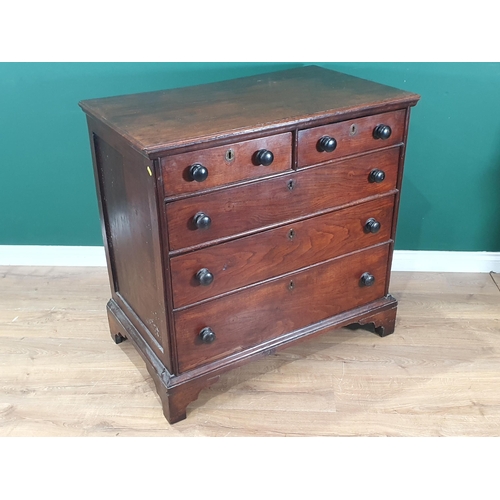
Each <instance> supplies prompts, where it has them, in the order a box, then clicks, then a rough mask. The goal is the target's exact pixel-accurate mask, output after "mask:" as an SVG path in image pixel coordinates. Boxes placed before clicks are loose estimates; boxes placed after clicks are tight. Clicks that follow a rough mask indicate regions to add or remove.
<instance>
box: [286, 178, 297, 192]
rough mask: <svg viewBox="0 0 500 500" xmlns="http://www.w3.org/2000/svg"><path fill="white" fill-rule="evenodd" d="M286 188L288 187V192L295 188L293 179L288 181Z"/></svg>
mask: <svg viewBox="0 0 500 500" xmlns="http://www.w3.org/2000/svg"><path fill="white" fill-rule="evenodd" d="M287 186H288V191H293V188H294V187H295V181H294V180H293V179H290V180H289V181H288V184H287Z"/></svg>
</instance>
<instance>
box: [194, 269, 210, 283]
mask: <svg viewBox="0 0 500 500" xmlns="http://www.w3.org/2000/svg"><path fill="white" fill-rule="evenodd" d="M196 279H197V280H198V283H199V284H200V285H202V286H208V285H210V284H211V283H212V282H213V280H214V275H213V274H212V273H211V272H210V271H209V270H208V269H207V268H206V267H204V268H203V269H200V270H199V271H198V272H197V273H196Z"/></svg>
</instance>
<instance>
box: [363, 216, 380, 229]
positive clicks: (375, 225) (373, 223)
mask: <svg viewBox="0 0 500 500" xmlns="http://www.w3.org/2000/svg"><path fill="white" fill-rule="evenodd" d="M365 231H366V232H367V233H378V232H379V231H380V222H379V221H378V220H377V219H373V218H371V219H368V220H367V221H366V223H365Z"/></svg>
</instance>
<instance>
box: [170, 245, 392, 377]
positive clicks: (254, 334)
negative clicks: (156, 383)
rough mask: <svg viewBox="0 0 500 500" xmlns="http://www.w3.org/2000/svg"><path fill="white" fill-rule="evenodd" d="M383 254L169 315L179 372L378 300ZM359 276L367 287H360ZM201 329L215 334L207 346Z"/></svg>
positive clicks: (374, 250) (340, 261) (335, 263)
mask: <svg viewBox="0 0 500 500" xmlns="http://www.w3.org/2000/svg"><path fill="white" fill-rule="evenodd" d="M388 256H389V244H386V245H380V246H378V247H370V248H368V249H366V250H363V251H360V252H357V253H353V254H350V255H347V256H344V257H339V258H337V259H333V260H331V261H327V262H323V263H321V264H318V265H316V266H314V267H310V268H308V269H306V270H302V271H298V272H296V273H292V274H289V275H287V276H284V277H281V278H278V279H276V280H273V281H270V282H267V283H263V284H260V285H255V286H253V287H250V288H247V289H244V290H241V291H239V292H235V293H233V294H229V295H226V296H224V297H220V298H218V299H217V300H214V301H210V302H206V303H203V304H199V305H196V306H193V307H190V308H187V309H183V310H181V311H177V312H175V313H174V318H175V332H176V333H175V336H176V344H177V357H178V363H179V370H180V372H184V371H186V370H190V369H192V368H196V367H198V366H201V365H203V364H206V363H209V362H211V361H215V360H217V359H220V358H223V357H225V356H228V355H230V354H233V353H236V352H239V351H242V350H244V349H248V348H250V347H252V346H255V345H258V344H260V343H262V342H266V341H268V340H271V339H274V338H277V337H279V336H281V335H284V334H286V333H290V332H293V331H295V330H298V329H300V328H304V327H306V326H308V325H311V324H313V323H315V322H318V321H321V320H324V319H327V318H329V317H331V316H334V315H336V314H339V313H341V312H344V311H347V310H349V309H352V308H355V307H358V306H361V305H363V304H367V303H369V302H371V301H374V300H376V299H377V298H380V297H382V296H383V294H384V291H385V281H386V268H387V263H388ZM365 273H369V274H370V275H371V276H372V277H373V278H374V282H373V284H371V286H366V285H364V284H363V276H364V277H365V278H366V276H367V275H366V274H365ZM365 282H366V279H365ZM205 329H210V332H212V334H213V335H215V339H213V337H210V336H209V337H208V338H209V339H210V338H211V339H212V342H210V343H206V342H204V341H203V339H202V336H201V335H200V333H205V334H206V332H207V330H205Z"/></svg>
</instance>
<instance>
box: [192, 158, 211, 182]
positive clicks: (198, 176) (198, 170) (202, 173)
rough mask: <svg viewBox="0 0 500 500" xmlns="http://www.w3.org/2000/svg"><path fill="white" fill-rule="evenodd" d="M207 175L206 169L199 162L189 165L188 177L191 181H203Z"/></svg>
mask: <svg viewBox="0 0 500 500" xmlns="http://www.w3.org/2000/svg"><path fill="white" fill-rule="evenodd" d="M207 177H208V170H207V168H206V167H204V166H203V165H202V164H201V163H195V164H194V165H191V166H190V167H189V178H190V179H191V180H192V181H196V182H203V181H204V180H205V179H206V178H207Z"/></svg>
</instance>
